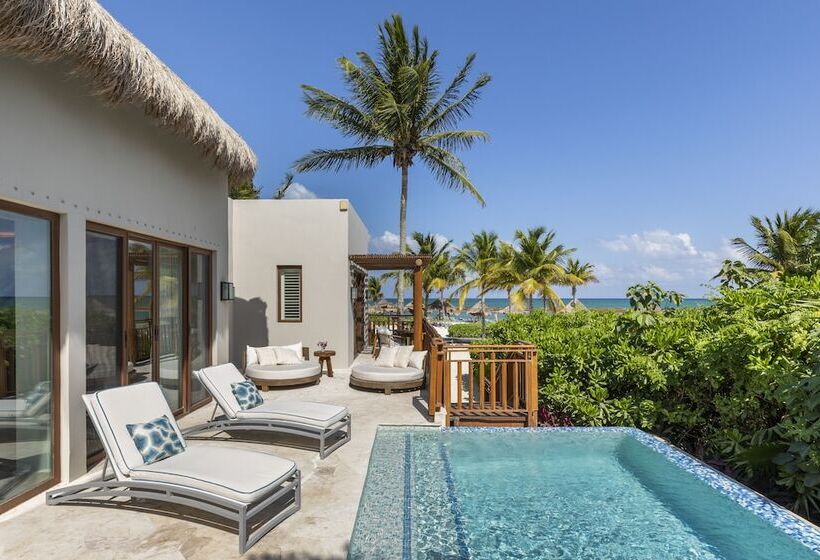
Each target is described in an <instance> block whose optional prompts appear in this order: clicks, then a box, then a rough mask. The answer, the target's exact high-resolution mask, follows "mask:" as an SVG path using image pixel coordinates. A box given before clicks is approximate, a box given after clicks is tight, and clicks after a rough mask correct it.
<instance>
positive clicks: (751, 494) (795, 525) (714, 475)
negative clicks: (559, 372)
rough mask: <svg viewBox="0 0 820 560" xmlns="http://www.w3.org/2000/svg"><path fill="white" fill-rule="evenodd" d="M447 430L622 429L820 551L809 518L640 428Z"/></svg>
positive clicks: (468, 429) (819, 541)
mask: <svg viewBox="0 0 820 560" xmlns="http://www.w3.org/2000/svg"><path fill="white" fill-rule="evenodd" d="M441 431H444V432H487V431H493V432H504V431H519V432H520V431H531V432H547V431H552V432H556V431H558V432H561V431H566V432H571V431H576V432H602V431H610V432H621V433H624V434H628V435H630V436H632V437H633V438H635V439H636V440H638V441H639V442H641V443H642V444H644V445H646V446H647V447H649V448H651V449H653V450H654V451H656V452H657V453H660V454H661V455H663V456H664V457H666V458H667V459H668V460H669V461H671V462H672V463H674V464H675V465H677V466H678V467H680V468H681V469H683V470H685V471H686V472H689V473H690V474H692V475H694V476H695V477H697V478H698V479H700V480H702V481H703V482H705V483H706V484H708V485H709V486H711V487H712V488H714V489H715V490H717V491H718V492H720V493H721V494H723V495H725V496H727V497H729V498H731V499H732V500H734V501H735V502H737V503H738V504H740V505H741V506H742V507H744V508H745V509H747V510H748V511H751V512H752V513H754V514H755V515H757V516H758V517H760V518H761V519H763V520H764V521H766V522H768V523H770V524H772V525H774V526H775V527H777V528H778V529H780V530H781V531H783V532H784V533H786V534H787V535H789V536H790V537H791V538H793V539H795V540H796V541H798V542H800V543H802V544H803V545H805V546H806V547H808V548H809V549H810V550H812V551H813V552H815V553H817V554H820V529H819V528H818V527H816V526H815V525H812V524H811V523H809V522H808V521H806V520H804V519H802V518H801V517H798V516H797V515H794V514H793V513H791V512H790V511H788V510H787V509H785V508H783V507H782V506H780V505H778V504H776V503H774V502H773V501H771V500H769V499H768V498H766V497H765V496H762V495H760V494H758V493H757V492H755V491H754V490H752V489H750V488H748V487H746V486H744V485H743V484H741V483H740V482H738V481H736V480H734V479H732V478H729V477H728V476H726V475H724V474H723V473H721V472H719V471H717V470H715V469H714V468H712V467H710V466H709V465H707V464H706V463H704V462H702V461H700V460H698V459H696V458H695V457H693V456H691V455H689V454H688V453H686V452H684V451H682V450H681V449H678V448H677V447H674V446H672V445H671V444H669V443H667V442H665V441H664V440H662V439H660V438H658V437H656V436H653V435H651V434H648V433H647V432H644V431H643V430H640V429H638V428H624V427H540V428H472V427H458V428H441Z"/></svg>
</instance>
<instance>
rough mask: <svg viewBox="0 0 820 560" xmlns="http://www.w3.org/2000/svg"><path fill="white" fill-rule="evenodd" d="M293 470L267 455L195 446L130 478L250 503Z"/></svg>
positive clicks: (293, 466)
mask: <svg viewBox="0 0 820 560" xmlns="http://www.w3.org/2000/svg"><path fill="white" fill-rule="evenodd" d="M295 470H296V463H294V462H293V461H291V460H289V459H282V458H280V457H277V456H275V455H271V454H269V453H263V452H261V451H252V450H249V449H238V448H236V447H228V446H224V445H208V444H199V443H195V444H193V445H190V446H188V449H187V450H186V451H185V452H184V453H180V454H179V455H174V456H173V457H169V458H167V459H164V460H162V461H159V462H156V463H153V464H150V465H143V466H141V467H138V468H136V469H134V470H132V471H131V478H133V479H134V480H148V481H153V482H166V483H169V484H178V485H180V486H187V487H189V488H197V489H199V490H204V491H206V492H211V493H212V494H216V495H218V496H223V497H225V498H231V499H234V500H239V501H241V502H244V503H250V502H253V501H255V500H258V499H259V498H261V497H262V496H264V495H265V494H267V493H269V492H270V491H271V490H273V489H274V488H275V487H277V486H279V485H280V484H281V483H282V481H283V479H285V478H286V477H288V476H290V475H291V474H293V472H294V471H295Z"/></svg>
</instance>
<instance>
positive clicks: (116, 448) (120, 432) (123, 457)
mask: <svg viewBox="0 0 820 560" xmlns="http://www.w3.org/2000/svg"><path fill="white" fill-rule="evenodd" d="M83 400H84V401H85V402H86V407H88V408H89V413H91V414H93V415H94V418H92V420H95V421H96V424H97V426H98V428H99V429H98V431H99V432H101V433H100V435H101V436H102V438H103V439H104V440H105V442H104V443H108V444H109V448H108V449H107V450H108V451H110V453H108V455H109V458H110V459H111V460H112V461H113V462H114V463H115V464H116V466H117V468H118V469H119V471H120V472H121V473H123V474H125V475H127V474H128V472H129V471H131V470H133V469H135V468H137V467H141V466H143V465H144V464H145V461H144V460H143V458H142V455H141V454H140V452H139V450H138V449H137V446H136V445H134V440H133V439H131V434H129V433H128V428H127V426H128V424H137V423H142V422H147V421H149V420H151V419H153V418H159V417H160V416H166V417H167V418H168V419H169V420H170V422H171V426H172V427H173V429H174V431H175V432H176V433H177V437H178V438H179V439H180V441H181V442H182V445H183V446H185V438H183V437H182V432H180V430H179V426H177V423H176V422H175V421H174V420H173V418H174V415H173V413H172V412H171V410H170V408H168V402H167V401H166V400H165V397H164V396H163V394H162V390H161V389H160V388H159V385H157V384H156V383H154V382H150V383H138V384H136V385H126V386H125V387H116V388H114V389H105V390H103V391H99V392H97V393H94V394H92V395H83ZM186 447H187V446H186ZM183 454H184V453H183Z"/></svg>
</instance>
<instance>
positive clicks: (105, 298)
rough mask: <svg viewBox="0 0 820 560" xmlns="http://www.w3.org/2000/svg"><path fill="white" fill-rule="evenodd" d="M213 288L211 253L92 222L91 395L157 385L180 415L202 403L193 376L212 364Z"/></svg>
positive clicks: (91, 443)
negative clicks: (144, 384)
mask: <svg viewBox="0 0 820 560" xmlns="http://www.w3.org/2000/svg"><path fill="white" fill-rule="evenodd" d="M212 289H213V286H212V283H211V254H210V253H209V252H207V251H203V250H201V249H196V248H193V247H186V246H183V245H176V244H171V243H168V242H164V241H160V240H155V239H151V238H149V237H145V236H141V235H139V236H138V235H132V234H130V233H129V232H127V231H122V230H118V229H115V228H111V227H108V226H102V225H96V224H93V225H89V228H88V232H87V236H86V356H87V363H86V390H87V391H88V392H93V391H99V390H100V389H105V388H109V387H117V386H120V385H126V384H131V383H142V382H146V381H156V382H157V383H159V385H160V387H161V388H162V392H163V394H164V395H165V398H166V399H167V400H168V404H169V406H170V407H171V410H173V411H174V412H175V413H177V414H179V413H182V412H187V411H189V410H191V407H192V406H196V405H198V404H200V403H202V402H204V401H205V400H206V399H207V394H206V393H205V391H204V389H203V388H202V386H201V385H200V384H199V382H198V381H196V380H195V379H192V378H191V375H190V372H191V371H194V370H196V369H200V368H202V367H205V366H208V365H210V363H211V362H210V357H211V338H212V337H211V293H210V292H211V290H212ZM100 451H101V446H100V443H99V441H97V438H96V435H95V434H94V433H93V430H90V431H89V436H88V456H89V461H90V462H95V461H96V460H97V459H98V457H99V452H100Z"/></svg>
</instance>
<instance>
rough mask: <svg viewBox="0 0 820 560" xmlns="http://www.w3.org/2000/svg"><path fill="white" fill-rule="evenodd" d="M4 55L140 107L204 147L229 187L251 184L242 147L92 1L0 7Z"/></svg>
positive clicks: (49, 0)
mask: <svg viewBox="0 0 820 560" xmlns="http://www.w3.org/2000/svg"><path fill="white" fill-rule="evenodd" d="M0 51H2V52H7V53H12V54H16V55H18V56H21V57H24V58H26V59H29V60H32V61H35V62H36V61H56V60H60V61H64V62H66V63H67V64H68V65H69V67H70V68H71V69H72V72H73V73H77V74H81V75H84V76H86V77H87V78H88V79H89V80H90V81H91V84H92V87H93V88H94V93H95V94H96V95H99V96H100V97H102V98H103V99H105V100H106V101H107V102H109V103H112V104H114V105H116V104H120V103H129V104H133V105H137V106H139V107H141V108H143V110H144V111H145V113H146V115H148V116H150V117H152V118H154V119H157V120H158V121H159V123H160V124H161V125H162V126H165V127H167V128H169V129H171V130H172V131H174V132H175V133H176V134H178V135H180V136H182V137H184V138H186V139H187V140H188V141H190V142H192V143H193V144H194V145H196V146H197V147H199V149H200V150H201V151H202V152H203V154H204V155H205V156H206V157H207V158H208V159H210V160H211V161H213V163H214V165H215V166H216V167H218V168H220V169H222V170H224V171H226V172H227V174H228V180H229V181H230V183H231V184H238V183H241V182H244V181H247V180H250V179H251V178H252V177H253V174H254V173H255V171H256V155H255V154H254V153H253V151H252V150H251V149H250V147H248V145H247V144H246V143H245V141H244V140H243V139H242V138H241V137H240V136H239V134H237V133H236V131H234V130H233V129H232V128H231V127H230V126H228V125H227V124H226V123H225V121H223V120H222V119H221V118H220V116H219V115H218V114H217V113H216V111H214V110H213V109H212V108H211V106H210V105H208V104H207V103H206V102H205V101H204V100H203V99H202V98H201V97H199V96H198V95H197V94H196V93H195V92H194V91H193V90H192V89H191V88H190V87H188V86H187V85H186V84H185V82H183V81H182V79H181V78H180V77H179V76H177V75H176V74H174V73H173V72H172V71H171V70H170V69H169V68H168V67H167V66H165V64H163V63H162V61H161V60H160V59H158V58H157V57H156V55H154V53H152V52H151V51H150V50H148V47H146V46H145V45H143V44H142V43H140V42H139V40H137V38H136V37H134V36H133V35H132V34H131V33H130V32H129V31H128V30H127V29H125V27H123V26H122V25H121V24H120V23H119V22H117V20H115V19H114V18H113V17H111V15H110V14H109V13H108V12H107V11H105V9H104V8H103V7H102V6H100V5H99V4H98V3H97V2H96V1H95V0H2V1H1V2H0Z"/></svg>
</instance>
